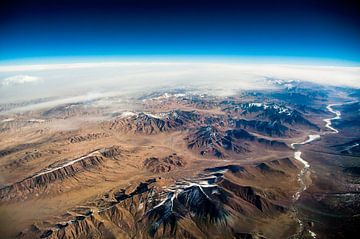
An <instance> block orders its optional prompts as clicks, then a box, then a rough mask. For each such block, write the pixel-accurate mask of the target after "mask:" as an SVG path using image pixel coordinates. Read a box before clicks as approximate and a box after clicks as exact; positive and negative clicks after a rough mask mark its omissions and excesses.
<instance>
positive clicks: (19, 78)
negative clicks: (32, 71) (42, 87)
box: [2, 75, 40, 86]
mask: <svg viewBox="0 0 360 239" xmlns="http://www.w3.org/2000/svg"><path fill="white" fill-rule="evenodd" d="M39 80H40V78H39V77H36V76H29V75H15V76H10V77H7V78H5V79H4V80H3V81H2V85H3V86H11V85H20V84H26V83H32V82H36V81H39Z"/></svg>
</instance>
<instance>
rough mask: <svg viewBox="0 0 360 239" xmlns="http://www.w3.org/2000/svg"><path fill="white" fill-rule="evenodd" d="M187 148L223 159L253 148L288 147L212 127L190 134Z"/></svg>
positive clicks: (280, 143)
mask: <svg viewBox="0 0 360 239" xmlns="http://www.w3.org/2000/svg"><path fill="white" fill-rule="evenodd" d="M185 140H186V141H187V144H188V148H189V149H192V150H194V151H196V152H198V153H200V154H201V155H203V156H215V157H218V158H224V157H226V156H227V153H229V152H233V153H235V154H243V153H248V152H251V151H252V150H253V147H254V146H257V147H264V148H268V149H271V150H280V149H288V146H287V145H286V144H285V143H283V142H279V141H276V140H268V139H264V138H259V137H257V136H254V135H252V134H250V133H249V132H247V131H246V130H243V129H231V130H227V131H225V132H223V131H221V130H219V129H218V128H216V127H213V126H203V127H200V128H198V129H197V130H195V131H193V132H190V133H189V136H187V137H186V138H185Z"/></svg>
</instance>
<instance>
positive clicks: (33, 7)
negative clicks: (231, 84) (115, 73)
mask: <svg viewBox="0 0 360 239" xmlns="http://www.w3.org/2000/svg"><path fill="white" fill-rule="evenodd" d="M1 2H2V3H0V60H1V61H8V60H16V59H22V58H34V57H36V58H39V57H74V56H75V57H79V56H80V57H81V56H97V57H99V56H134V55H138V56H144V55H145V56H146V55H158V56H159V55H167V56H170V55H171V56H177V55H182V56H184V55H185V56H186V55H189V56H194V55H195V56H207V55H211V56H214V55H215V56H216V55H219V56H240V57H249V56H250V57H256V56H261V57H272V56H276V57H307V58H320V59H322V58H323V59H336V60H346V61H353V62H360V17H359V12H360V11H359V10H360V9H359V8H358V7H357V6H356V5H355V4H354V3H352V2H350V1H345V0H342V1H331V0H329V1H323V0H320V1H316V0H312V1H309V0H302V1H294V0H288V1H279V0H272V1H270V0H268V1H264V0H263V1H260V0H253V1H240V0H237V1H231V0H222V1H210V0H208V1H206V0H191V1H190V0H189V1H187V0H182V1H179V0H167V1H159V0H153V1H151V0H147V1H143V0H127V1H121V0H120V1H119V0H118V1H114V0H111V1H106V0H102V1H96V0H87V1H75V0H72V1H70V0H57V1H55V0H24V1H19V0H9V1H8V2H3V1H1Z"/></svg>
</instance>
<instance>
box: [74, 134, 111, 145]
mask: <svg viewBox="0 0 360 239" xmlns="http://www.w3.org/2000/svg"><path fill="white" fill-rule="evenodd" d="M107 136H108V135H107V134H105V133H91V134H87V135H76V136H72V137H70V138H69V139H68V140H69V142H70V143H80V142H84V141H90V140H96V139H100V138H103V137H107Z"/></svg>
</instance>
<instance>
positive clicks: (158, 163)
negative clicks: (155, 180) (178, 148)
mask: <svg viewBox="0 0 360 239" xmlns="http://www.w3.org/2000/svg"><path fill="white" fill-rule="evenodd" d="M185 164H186V163H185V161H184V160H183V158H182V157H180V156H178V155H176V153H174V154H172V155H169V156H166V157H162V158H158V157H150V158H147V159H145V161H144V167H145V168H146V169H147V170H148V171H150V172H153V173H164V172H170V171H172V170H175V169H177V168H181V167H184V166H185Z"/></svg>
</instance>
